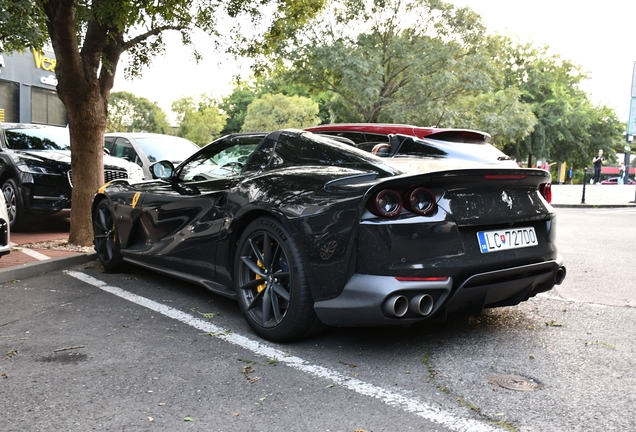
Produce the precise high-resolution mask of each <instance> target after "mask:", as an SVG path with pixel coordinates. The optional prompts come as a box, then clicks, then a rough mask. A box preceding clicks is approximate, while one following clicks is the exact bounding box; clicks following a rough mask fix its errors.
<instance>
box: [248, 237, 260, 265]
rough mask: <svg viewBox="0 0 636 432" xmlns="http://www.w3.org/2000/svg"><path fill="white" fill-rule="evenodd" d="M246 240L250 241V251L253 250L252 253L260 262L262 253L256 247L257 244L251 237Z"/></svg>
mask: <svg viewBox="0 0 636 432" xmlns="http://www.w3.org/2000/svg"><path fill="white" fill-rule="evenodd" d="M248 241H249V243H250V247H251V248H252V252H254V255H255V256H256V259H258V260H260V261H261V262H262V259H263V254H262V253H261V251H260V250H259V249H258V245H257V244H256V243H255V242H254V240H252V239H249V240H248Z"/></svg>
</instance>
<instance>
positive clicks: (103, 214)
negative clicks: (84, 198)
mask: <svg viewBox="0 0 636 432" xmlns="http://www.w3.org/2000/svg"><path fill="white" fill-rule="evenodd" d="M106 212H107V210H106V209H105V208H104V207H102V208H100V209H99V221H100V222H101V223H102V227H103V228H104V231H108V224H107V222H106Z"/></svg>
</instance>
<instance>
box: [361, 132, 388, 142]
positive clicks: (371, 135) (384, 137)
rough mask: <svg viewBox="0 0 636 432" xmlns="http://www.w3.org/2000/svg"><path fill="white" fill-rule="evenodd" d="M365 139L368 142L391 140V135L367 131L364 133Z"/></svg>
mask: <svg viewBox="0 0 636 432" xmlns="http://www.w3.org/2000/svg"><path fill="white" fill-rule="evenodd" d="M364 137H365V140H366V141H368V142H372V141H375V142H389V137H388V135H384V134H374V133H365V134H364Z"/></svg>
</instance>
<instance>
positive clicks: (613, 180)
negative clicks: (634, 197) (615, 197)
mask: <svg viewBox="0 0 636 432" xmlns="http://www.w3.org/2000/svg"><path fill="white" fill-rule="evenodd" d="M601 184H602V185H617V184H618V177H610V178H608V179H605V180H603V181H602V182H601ZM625 184H630V185H636V181H634V180H633V179H631V178H630V179H629V181H628V183H625Z"/></svg>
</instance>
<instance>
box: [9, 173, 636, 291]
mask: <svg viewBox="0 0 636 432" xmlns="http://www.w3.org/2000/svg"><path fill="white" fill-rule="evenodd" d="M552 205H553V206H554V207H555V208H560V207H576V208H583V209H584V208H595V207H632V206H636V187H635V186H625V185H624V186H614V185H589V184H587V185H585V188H584V187H583V185H553V186H552ZM69 228H70V219H69V217H68V215H62V216H53V217H50V218H47V219H45V220H43V221H42V222H40V223H38V224H36V225H34V226H33V227H32V229H31V230H29V231H27V232H15V233H13V232H12V233H11V243H12V244H13V247H12V249H11V253H10V254H8V255H5V256H4V257H2V258H0V283H3V282H7V281H11V280H21V279H27V278H29V277H33V276H37V275H40V274H43V273H47V272H51V271H54V270H59V269H62V268H65V267H68V266H72V265H76V264H82V263H85V262H88V261H92V260H94V259H96V254H95V253H79V252H72V251H65V250H55V249H50V248H46V247H44V246H37V244H43V243H45V242H50V241H53V240H65V239H68V231H69ZM34 244H35V246H34ZM24 245H29V246H28V247H25V246H24Z"/></svg>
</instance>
